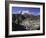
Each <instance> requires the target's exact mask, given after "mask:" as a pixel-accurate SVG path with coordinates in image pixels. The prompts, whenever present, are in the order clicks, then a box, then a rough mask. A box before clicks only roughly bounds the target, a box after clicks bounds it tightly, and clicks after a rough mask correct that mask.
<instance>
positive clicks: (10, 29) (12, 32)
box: [8, 4, 43, 35]
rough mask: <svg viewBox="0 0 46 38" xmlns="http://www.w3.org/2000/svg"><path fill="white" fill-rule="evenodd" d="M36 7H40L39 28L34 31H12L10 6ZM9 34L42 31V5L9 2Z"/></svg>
mask: <svg viewBox="0 0 46 38" xmlns="http://www.w3.org/2000/svg"><path fill="white" fill-rule="evenodd" d="M13 6H14V7H15V6H17V7H36V8H40V30H35V31H12V19H11V18H12V7H13ZM8 23H9V29H8V30H9V35H21V34H37V33H43V25H42V24H43V6H42V5H32V4H30V5H28V4H27V5H26V4H9V22H8Z"/></svg>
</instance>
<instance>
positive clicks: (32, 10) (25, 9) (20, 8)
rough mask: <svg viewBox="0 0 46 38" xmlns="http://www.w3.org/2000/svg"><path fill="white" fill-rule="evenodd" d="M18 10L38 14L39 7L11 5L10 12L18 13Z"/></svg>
mask: <svg viewBox="0 0 46 38" xmlns="http://www.w3.org/2000/svg"><path fill="white" fill-rule="evenodd" d="M20 11H22V12H23V11H28V13H29V14H33V15H39V14H40V8H35V7H34V8H32V7H12V14H19V12H20Z"/></svg>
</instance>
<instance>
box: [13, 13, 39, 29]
mask: <svg viewBox="0 0 46 38" xmlns="http://www.w3.org/2000/svg"><path fill="white" fill-rule="evenodd" d="M12 23H15V24H19V25H21V26H24V28H25V29H26V30H40V15H37V16H35V15H32V14H27V13H25V14H12Z"/></svg>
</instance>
